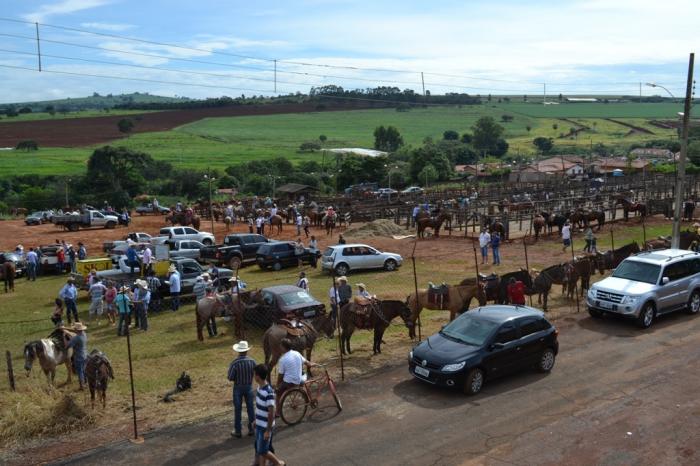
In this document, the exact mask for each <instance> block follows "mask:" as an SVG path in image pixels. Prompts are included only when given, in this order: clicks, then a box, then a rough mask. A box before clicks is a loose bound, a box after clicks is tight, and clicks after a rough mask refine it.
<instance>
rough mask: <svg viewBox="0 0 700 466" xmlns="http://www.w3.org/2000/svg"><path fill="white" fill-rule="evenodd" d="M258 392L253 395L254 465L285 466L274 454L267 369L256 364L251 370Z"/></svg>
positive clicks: (271, 393) (272, 399)
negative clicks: (268, 462)
mask: <svg viewBox="0 0 700 466" xmlns="http://www.w3.org/2000/svg"><path fill="white" fill-rule="evenodd" d="M253 372H254V373H255V383H257V384H258V391H257V393H256V395H255V464H257V465H258V466H263V465H265V464H267V461H270V462H272V464H275V465H286V464H287V463H285V462H284V461H280V460H279V459H278V458H277V457H276V456H275V454H274V448H272V428H273V427H274V426H275V391H274V389H273V388H272V385H270V384H269V383H268V381H267V376H268V369H267V366H266V365H265V364H258V365H257V366H255V369H253Z"/></svg>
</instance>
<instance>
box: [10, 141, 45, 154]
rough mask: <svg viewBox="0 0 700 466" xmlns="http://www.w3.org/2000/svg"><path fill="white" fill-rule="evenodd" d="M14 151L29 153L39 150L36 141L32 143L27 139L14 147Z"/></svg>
mask: <svg viewBox="0 0 700 466" xmlns="http://www.w3.org/2000/svg"><path fill="white" fill-rule="evenodd" d="M15 150H23V151H25V152H29V151H32V150H39V145H38V144H37V143H36V141H32V140H31V139H28V140H26V141H20V142H18V143H17V146H16V147H15Z"/></svg>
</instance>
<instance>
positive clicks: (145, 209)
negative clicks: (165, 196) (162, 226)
mask: <svg viewBox="0 0 700 466" xmlns="http://www.w3.org/2000/svg"><path fill="white" fill-rule="evenodd" d="M135 210H136V213H137V214H139V215H145V214H160V215H166V214H169V213H170V209H169V208H167V207H163V206H161V205H159V206H158V207H157V208H155V207H153V204H151V203H148V204H141V205H140V206H138V207H136V209H135Z"/></svg>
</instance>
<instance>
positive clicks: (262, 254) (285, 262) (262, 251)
mask: <svg viewBox="0 0 700 466" xmlns="http://www.w3.org/2000/svg"><path fill="white" fill-rule="evenodd" d="M320 254H321V253H320V251H311V250H310V249H309V248H305V249H304V253H303V254H302V255H301V256H297V255H296V254H295V253H294V243H293V242H289V241H281V242H279V243H267V244H263V245H261V246H260V247H259V248H258V252H257V254H256V255H255V261H256V262H257V264H258V265H259V266H260V268H261V269H268V268H272V270H282V268H284V267H296V266H297V264H298V263H299V259H300V258H301V263H302V264H310V265H312V266H314V267H316V262H317V261H318V258H319V256H320Z"/></svg>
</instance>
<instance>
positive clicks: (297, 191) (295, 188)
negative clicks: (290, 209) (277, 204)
mask: <svg viewBox="0 0 700 466" xmlns="http://www.w3.org/2000/svg"><path fill="white" fill-rule="evenodd" d="M317 191H318V189H317V188H314V187H313V186H308V185H305V184H298V183H287V184H283V185H282V186H280V187H278V188H277V189H276V190H275V195H276V196H277V197H278V198H283V197H286V198H287V199H289V200H291V201H296V200H297V199H299V197H300V196H304V197H305V198H308V196H309V194H311V193H313V192H317Z"/></svg>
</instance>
